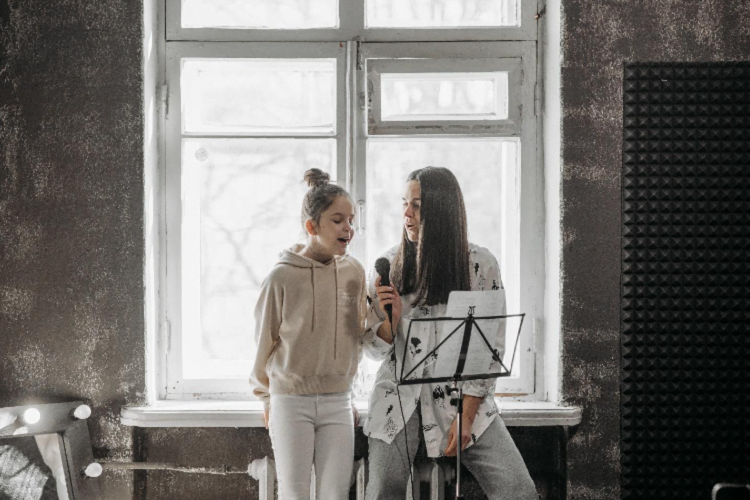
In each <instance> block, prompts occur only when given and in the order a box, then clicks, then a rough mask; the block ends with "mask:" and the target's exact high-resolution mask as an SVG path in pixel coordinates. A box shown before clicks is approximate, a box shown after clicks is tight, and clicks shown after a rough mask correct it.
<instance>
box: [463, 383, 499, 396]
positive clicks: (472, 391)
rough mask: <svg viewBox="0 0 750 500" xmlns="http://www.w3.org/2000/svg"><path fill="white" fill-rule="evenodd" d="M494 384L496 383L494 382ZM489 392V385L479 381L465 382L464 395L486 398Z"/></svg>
mask: <svg viewBox="0 0 750 500" xmlns="http://www.w3.org/2000/svg"><path fill="white" fill-rule="evenodd" d="M493 385H494V383H493ZM487 394H489V390H487V386H485V385H481V384H478V383H470V382H467V383H465V384H464V396H474V397H475V398H485V397H487Z"/></svg>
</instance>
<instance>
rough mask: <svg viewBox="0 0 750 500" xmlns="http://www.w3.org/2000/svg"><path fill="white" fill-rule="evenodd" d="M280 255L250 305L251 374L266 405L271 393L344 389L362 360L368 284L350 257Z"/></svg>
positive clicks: (289, 252) (286, 252)
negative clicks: (253, 348) (252, 311)
mask: <svg viewBox="0 0 750 500" xmlns="http://www.w3.org/2000/svg"><path fill="white" fill-rule="evenodd" d="M301 249H302V245H295V246H294V247H292V248H291V249H289V250H284V251H283V252H281V255H280V256H279V257H280V260H279V262H278V263H277V264H276V265H275V266H274V268H273V269H272V270H271V273H270V274H269V275H268V277H267V278H266V280H265V281H264V282H263V286H262V289H261V294H260V298H259V299H258V304H257V305H256V306H255V341H256V342H257V344H258V352H257V354H256V357H255V366H254V368H253V372H252V375H251V377H250V383H251V385H253V386H254V389H253V393H254V394H255V395H256V396H257V397H259V398H260V399H262V400H263V402H264V403H265V405H266V408H267V407H268V402H269V397H270V394H271V393H273V394H293V395H302V394H325V393H335V392H348V391H351V389H352V382H353V380H354V376H355V374H356V373H357V368H358V366H359V361H360V359H361V355H362V333H363V332H364V322H365V317H366V315H367V304H366V297H367V286H366V280H365V272H364V268H363V267H362V264H360V263H359V261H358V260H357V259H355V258H354V257H352V256H350V255H344V256H341V257H336V258H334V259H333V260H331V262H329V263H327V264H321V263H320V262H317V261H315V260H312V259H308V258H306V257H303V256H301V255H299V254H298V253H296V252H298V251H299V250H301Z"/></svg>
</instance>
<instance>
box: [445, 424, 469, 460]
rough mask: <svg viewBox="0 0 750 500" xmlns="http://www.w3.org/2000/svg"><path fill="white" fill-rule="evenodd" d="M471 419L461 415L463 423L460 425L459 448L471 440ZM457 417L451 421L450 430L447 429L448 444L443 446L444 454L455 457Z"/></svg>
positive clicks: (462, 447) (456, 450) (456, 451)
mask: <svg viewBox="0 0 750 500" xmlns="http://www.w3.org/2000/svg"><path fill="white" fill-rule="evenodd" d="M471 424H472V422H471V420H470V419H468V418H466V415H464V416H463V424H462V425H461V449H462V450H463V449H464V448H466V446H468V444H469V443H470V442H471ZM457 434H458V417H456V420H454V421H453V424H452V425H451V429H450V431H448V446H446V447H445V452H444V453H445V456H447V457H455V456H456V453H458V439H456V435H457Z"/></svg>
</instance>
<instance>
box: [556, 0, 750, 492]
mask: <svg viewBox="0 0 750 500" xmlns="http://www.w3.org/2000/svg"><path fill="white" fill-rule="evenodd" d="M749 18H750V2H748V1H747V0H620V1H615V0H610V1H590V0H563V19H564V21H563V22H564V27H563V68H562V100H563V126H562V130H563V180H562V182H563V186H562V187H563V245H564V249H563V275H564V281H563V311H562V315H563V394H564V398H565V400H566V401H567V402H569V403H572V404H578V405H581V406H582V407H583V409H584V418H583V422H582V424H581V425H580V427H579V428H578V429H577V430H576V432H575V433H574V434H573V435H572V437H571V439H570V441H569V443H568V450H567V453H568V470H567V473H568V497H569V498H571V499H580V500H583V499H614V498H619V410H618V404H619V392H618V391H619V314H620V313H619V301H620V277H619V271H620V170H621V167H622V109H623V108H622V79H623V62H624V61H723V60H748V59H750V24H749V23H748V22H747V20H748V19H749Z"/></svg>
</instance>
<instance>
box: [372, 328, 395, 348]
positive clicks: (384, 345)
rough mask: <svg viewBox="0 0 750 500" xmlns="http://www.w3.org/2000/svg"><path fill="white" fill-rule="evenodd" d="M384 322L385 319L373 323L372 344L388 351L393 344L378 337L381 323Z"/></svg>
mask: <svg viewBox="0 0 750 500" xmlns="http://www.w3.org/2000/svg"><path fill="white" fill-rule="evenodd" d="M383 323H385V321H381V322H380V323H376V324H374V325H372V346H373V347H375V348H376V349H378V350H380V351H387V350H388V349H390V348H391V344H389V343H388V342H386V341H385V340H383V339H381V338H380V337H378V329H380V325H382V324H383Z"/></svg>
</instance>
